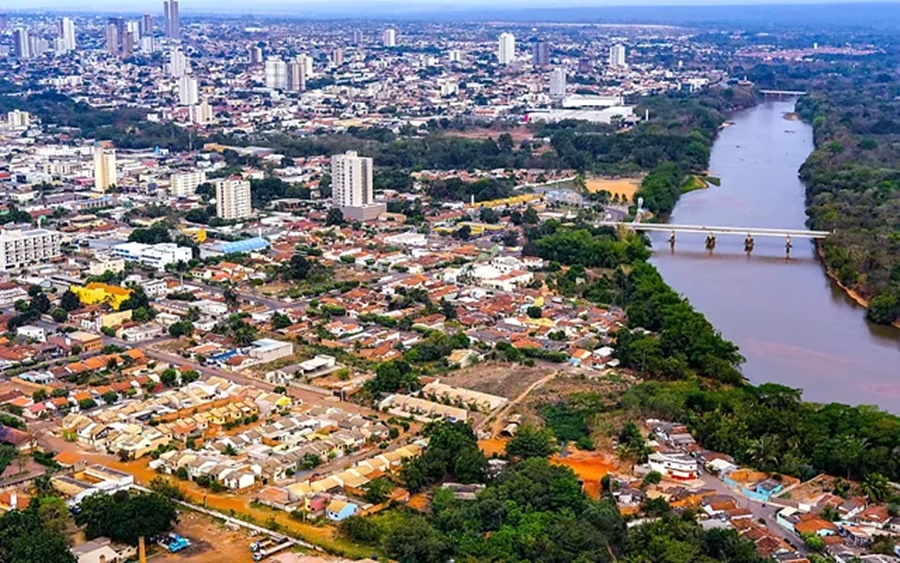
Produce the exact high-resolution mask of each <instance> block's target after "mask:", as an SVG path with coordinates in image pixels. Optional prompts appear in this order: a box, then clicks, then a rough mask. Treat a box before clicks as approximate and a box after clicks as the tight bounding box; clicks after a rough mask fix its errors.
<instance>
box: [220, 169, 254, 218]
mask: <svg viewBox="0 0 900 563" xmlns="http://www.w3.org/2000/svg"><path fill="white" fill-rule="evenodd" d="M251 215H253V207H252V206H251V205H250V182H248V181H247V180H241V179H239V178H229V179H227V180H222V181H220V182H219V183H218V184H216V216H217V217H220V218H222V219H225V220H226V221H231V220H235V219H246V218H247V217H250V216H251Z"/></svg>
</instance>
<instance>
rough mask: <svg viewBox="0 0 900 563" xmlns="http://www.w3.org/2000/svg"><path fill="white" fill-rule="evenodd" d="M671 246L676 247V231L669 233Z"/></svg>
mask: <svg viewBox="0 0 900 563" xmlns="http://www.w3.org/2000/svg"><path fill="white" fill-rule="evenodd" d="M669 246H671V247H672V248H675V231H672V232H671V233H669Z"/></svg>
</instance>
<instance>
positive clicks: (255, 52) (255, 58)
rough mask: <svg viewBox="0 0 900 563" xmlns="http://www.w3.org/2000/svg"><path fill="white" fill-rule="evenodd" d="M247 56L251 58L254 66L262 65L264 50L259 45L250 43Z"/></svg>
mask: <svg viewBox="0 0 900 563" xmlns="http://www.w3.org/2000/svg"><path fill="white" fill-rule="evenodd" d="M247 57H248V58H249V59H250V64H251V65H252V66H258V65H261V64H262V62H263V52H262V49H260V47H259V45H250V47H248V48H247Z"/></svg>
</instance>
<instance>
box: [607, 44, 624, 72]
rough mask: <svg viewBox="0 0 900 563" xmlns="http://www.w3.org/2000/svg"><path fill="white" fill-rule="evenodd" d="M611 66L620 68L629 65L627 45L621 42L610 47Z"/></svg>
mask: <svg viewBox="0 0 900 563" xmlns="http://www.w3.org/2000/svg"><path fill="white" fill-rule="evenodd" d="M609 66H614V67H619V68H621V67H624V66H627V65H626V64H625V45H622V44H621V43H619V44H616V45H613V46H612V47H610V48H609Z"/></svg>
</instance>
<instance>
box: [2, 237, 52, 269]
mask: <svg viewBox="0 0 900 563" xmlns="http://www.w3.org/2000/svg"><path fill="white" fill-rule="evenodd" d="M61 243H62V235H61V234H60V233H59V232H57V231H51V230H49V229H29V230H22V231H0V268H2V269H3V270H10V269H14V268H22V267H25V266H30V265H32V264H46V263H47V262H49V261H50V260H52V259H53V258H56V257H58V256H61V255H62V250H61V248H60V245H61Z"/></svg>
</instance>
